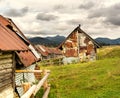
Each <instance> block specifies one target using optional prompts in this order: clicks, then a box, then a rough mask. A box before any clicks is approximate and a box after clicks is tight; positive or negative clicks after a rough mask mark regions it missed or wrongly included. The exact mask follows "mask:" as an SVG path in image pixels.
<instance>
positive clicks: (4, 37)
mask: <svg viewBox="0 0 120 98" xmlns="http://www.w3.org/2000/svg"><path fill="white" fill-rule="evenodd" d="M8 25H9V26H10V28H8ZM11 29H13V30H11ZM16 30H17V31H16ZM18 33H19V34H20V35H19V34H18ZM23 35H24V34H23V33H22V32H21V31H20V30H19V28H18V27H17V26H16V25H15V24H14V23H13V22H12V21H11V20H10V19H8V18H5V17H3V16H1V15H0V50H2V51H17V52H16V53H17V55H18V57H19V58H20V61H21V63H22V64H23V65H24V66H30V65H31V64H33V63H34V62H36V61H37V60H38V59H37V58H36V57H35V55H34V54H33V53H32V51H31V49H30V48H29V45H30V43H29V42H28V40H27V39H26V37H25V36H23ZM26 42H28V43H26Z"/></svg>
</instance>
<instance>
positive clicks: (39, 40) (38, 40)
mask: <svg viewBox="0 0 120 98" xmlns="http://www.w3.org/2000/svg"><path fill="white" fill-rule="evenodd" d="M29 40H30V42H31V43H33V44H41V45H45V46H49V47H56V46H58V45H60V43H61V42H63V41H64V40H65V37H64V36H59V35H57V36H54V37H45V38H43V37H33V38H29ZM95 41H96V42H97V43H99V44H100V45H102V46H106V45H120V38H118V39H109V38H101V37H99V38H96V39H95Z"/></svg>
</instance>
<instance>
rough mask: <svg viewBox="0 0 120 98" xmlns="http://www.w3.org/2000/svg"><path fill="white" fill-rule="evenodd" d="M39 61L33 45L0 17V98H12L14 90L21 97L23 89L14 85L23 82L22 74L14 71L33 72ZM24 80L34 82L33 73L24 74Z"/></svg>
mask: <svg viewBox="0 0 120 98" xmlns="http://www.w3.org/2000/svg"><path fill="white" fill-rule="evenodd" d="M39 59H40V56H39V55H38V54H37V52H36V50H35V48H34V47H33V45H32V44H31V43H30V42H29V41H28V40H27V38H26V37H25V36H24V34H23V33H22V32H21V31H20V30H19V29H18V27H17V26H16V25H15V24H14V22H13V21H12V20H11V19H9V18H5V17H3V16H1V15H0V90H1V91H0V98H13V97H14V91H15V88H16V90H17V91H18V93H19V95H20V96H21V95H22V94H23V89H22V88H20V87H19V88H17V87H16V85H20V84H21V82H22V81H24V80H23V73H22V74H21V73H15V70H16V69H19V70H20V69H32V70H34V69H35V65H36V62H37V61H38V60H39ZM24 78H25V79H27V81H30V82H33V81H35V77H34V73H33V74H29V73H26V74H24Z"/></svg>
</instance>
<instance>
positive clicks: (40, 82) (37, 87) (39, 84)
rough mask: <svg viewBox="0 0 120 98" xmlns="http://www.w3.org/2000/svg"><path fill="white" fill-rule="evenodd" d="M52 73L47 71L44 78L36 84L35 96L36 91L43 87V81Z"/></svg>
mask: <svg viewBox="0 0 120 98" xmlns="http://www.w3.org/2000/svg"><path fill="white" fill-rule="evenodd" d="M49 74H50V73H47V74H46V75H45V76H44V77H43V78H42V79H41V81H39V83H38V85H37V86H36V89H35V92H34V96H35V95H36V93H37V92H38V91H39V89H40V88H41V86H42V85H43V83H44V82H45V81H46V80H47V78H48V76H49Z"/></svg>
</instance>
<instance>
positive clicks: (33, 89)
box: [21, 85, 36, 98]
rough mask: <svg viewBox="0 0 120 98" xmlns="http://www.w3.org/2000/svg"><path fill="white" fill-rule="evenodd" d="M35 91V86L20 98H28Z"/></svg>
mask: <svg viewBox="0 0 120 98" xmlns="http://www.w3.org/2000/svg"><path fill="white" fill-rule="evenodd" d="M35 89H36V85H33V86H32V87H31V88H30V89H29V90H28V91H27V92H26V93H25V94H24V95H22V96H21V98H30V97H31V95H32V94H33V92H34V91H35Z"/></svg>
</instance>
